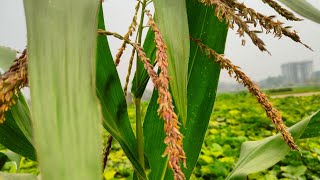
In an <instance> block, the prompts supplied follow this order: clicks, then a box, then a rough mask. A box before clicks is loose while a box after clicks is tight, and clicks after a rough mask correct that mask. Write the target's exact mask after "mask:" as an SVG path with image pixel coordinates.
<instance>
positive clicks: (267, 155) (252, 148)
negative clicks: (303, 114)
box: [227, 111, 320, 179]
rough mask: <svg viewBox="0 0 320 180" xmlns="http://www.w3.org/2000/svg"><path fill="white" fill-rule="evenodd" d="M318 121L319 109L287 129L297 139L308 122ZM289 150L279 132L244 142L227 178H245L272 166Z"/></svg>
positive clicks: (319, 116) (319, 117) (319, 119)
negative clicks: (257, 139) (236, 161)
mask: <svg viewBox="0 0 320 180" xmlns="http://www.w3.org/2000/svg"><path fill="white" fill-rule="evenodd" d="M319 121H320V111H318V112H317V113H316V114H314V115H313V116H310V117H308V118H306V119H304V120H302V121H300V122H298V123H297V124H295V125H294V126H292V127H290V128H289V131H290V133H291V135H292V136H293V138H294V139H295V140H298V139H299V137H300V136H301V135H302V134H303V133H304V131H305V130H308V128H307V126H309V122H310V125H311V126H312V125H313V123H312V122H318V123H319ZM289 152H290V148H289V147H288V145H287V144H286V143H285V142H284V141H283V139H282V138H281V135H280V134H277V135H274V136H270V137H268V138H265V139H263V140H259V141H247V142H244V143H243V144H242V146H241V152H240V157H239V160H238V163H237V165H236V167H235V168H234V170H233V171H232V172H231V173H230V175H229V176H228V177H227V179H246V178H247V175H249V174H251V173H255V172H259V171H262V170H264V169H267V168H269V167H271V166H273V165H274V164H276V163H277V162H279V161H280V160H281V159H282V158H284V157H285V156H286V155H287V154H288V153H289ZM261 162H263V163H261Z"/></svg>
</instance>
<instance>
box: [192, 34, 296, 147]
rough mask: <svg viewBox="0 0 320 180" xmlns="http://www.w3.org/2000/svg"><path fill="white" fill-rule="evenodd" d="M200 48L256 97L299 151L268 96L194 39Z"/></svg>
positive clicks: (281, 131)
mask: <svg viewBox="0 0 320 180" xmlns="http://www.w3.org/2000/svg"><path fill="white" fill-rule="evenodd" d="M193 40H194V41H195V42H196V43H197V44H198V45H199V47H200V48H201V49H202V50H203V51H204V52H205V53H206V54H207V56H208V57H211V58H215V62H217V63H219V65H220V67H221V69H225V70H227V71H228V73H229V75H230V76H231V77H232V75H233V74H234V78H235V79H236V80H237V81H238V82H239V83H240V84H243V85H244V86H245V87H246V88H247V89H248V91H249V92H250V93H251V94H252V95H253V96H255V97H256V99H257V101H258V102H259V103H260V105H261V107H262V108H263V109H264V110H265V111H266V114H267V116H268V117H269V118H270V120H271V121H272V123H273V124H274V125H275V126H276V129H277V130H278V131H279V132H280V133H281V134H282V137H283V139H284V140H285V142H286V143H287V145H288V146H289V147H290V148H291V149H293V150H298V151H299V148H298V146H297V145H296V143H295V142H294V139H293V137H292V136H291V134H290V132H289V131H288V128H287V127H286V125H285V124H283V122H282V117H281V114H280V112H279V111H278V110H277V109H276V108H274V107H273V106H272V104H271V103H270V101H269V100H268V98H267V95H266V94H265V93H263V92H262V91H261V89H260V88H259V87H258V86H257V85H256V84H255V83H254V82H253V81H252V80H251V79H250V78H249V77H248V76H247V75H246V74H245V73H244V72H242V71H241V70H240V68H239V67H238V66H236V65H234V64H232V62H231V61H230V60H229V59H226V58H224V57H223V55H221V54H218V53H217V52H216V51H215V50H213V49H211V48H209V47H208V46H206V45H205V44H203V43H202V42H201V41H200V40H198V39H193Z"/></svg>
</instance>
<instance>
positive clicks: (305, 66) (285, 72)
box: [281, 61, 313, 84]
mask: <svg viewBox="0 0 320 180" xmlns="http://www.w3.org/2000/svg"><path fill="white" fill-rule="evenodd" d="M281 71H282V76H283V79H284V82H285V83H286V84H304V83H306V82H307V81H308V80H310V79H311V78H312V73H313V62H312V61H301V62H293V63H287V64H282V65H281Z"/></svg>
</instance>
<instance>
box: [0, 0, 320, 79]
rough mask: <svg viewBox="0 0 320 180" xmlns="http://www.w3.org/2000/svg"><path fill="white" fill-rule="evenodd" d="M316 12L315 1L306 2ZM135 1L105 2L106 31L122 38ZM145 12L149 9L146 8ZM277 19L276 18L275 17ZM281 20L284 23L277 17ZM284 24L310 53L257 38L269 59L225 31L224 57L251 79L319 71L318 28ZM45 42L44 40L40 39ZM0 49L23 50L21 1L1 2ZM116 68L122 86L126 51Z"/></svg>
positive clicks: (249, 0) (257, 5) (253, 0)
mask: <svg viewBox="0 0 320 180" xmlns="http://www.w3.org/2000/svg"><path fill="white" fill-rule="evenodd" d="M244 2H245V3H246V5H247V6H248V7H253V8H254V9H256V10H258V11H260V12H262V13H265V14H268V15H276V12H274V11H273V10H272V9H271V8H269V7H268V6H266V5H265V4H263V3H262V2H261V1H258V0H245V1H244ZM309 2H311V3H312V4H313V5H315V6H316V7H317V8H319V9H320V1H319V0H309ZM135 4H136V1H135V0H105V2H104V6H103V7H104V11H105V19H106V25H107V27H108V29H109V30H110V31H117V32H119V33H120V34H124V33H125V32H126V31H127V28H128V25H129V24H130V23H131V17H132V15H133V13H134V6H135ZM149 9H152V7H150V6H149ZM278 17H279V16H278ZM279 18H280V19H281V20H283V21H285V19H283V18H281V17H279ZM285 22H286V25H290V26H293V27H294V29H295V30H296V31H297V32H298V33H299V35H300V37H301V39H302V41H303V42H304V43H306V44H308V45H310V46H311V47H312V48H313V49H314V52H312V51H310V50H308V49H306V48H305V47H304V46H302V45H300V44H298V43H295V42H293V41H291V40H290V39H288V38H286V37H283V38H281V39H280V40H278V39H275V38H273V36H272V35H271V34H270V35H263V34H261V35H260V37H261V38H262V39H263V40H264V41H265V43H266V45H267V48H268V50H269V51H270V52H271V54H272V56H270V55H269V54H267V53H262V52H260V51H259V50H258V49H257V48H256V47H255V46H254V45H252V43H251V41H250V40H249V39H247V43H246V46H244V47H243V46H241V39H239V38H238V35H236V32H235V31H229V34H228V39H227V45H226V51H225V56H226V57H228V58H229V59H231V60H232V61H233V62H234V64H236V65H239V66H240V67H241V68H242V69H243V70H244V71H245V72H246V73H247V74H248V75H249V76H250V77H252V79H254V80H256V81H257V80H261V79H263V78H265V77H267V76H277V75H280V73H281V71H280V65H281V64H283V63H286V62H294V61H303V60H313V62H314V69H315V70H320V24H316V23H314V22H311V21H309V20H304V21H302V22H287V21H285ZM44 40H45V39H44ZM109 43H110V46H111V51H112V53H113V54H115V53H116V52H117V49H118V48H119V47H120V45H121V41H119V40H117V39H114V38H109ZM0 45H2V46H8V47H12V48H15V49H18V50H22V49H23V48H24V47H25V46H26V25H25V18H24V10H23V1H22V0H1V6H0ZM127 52H128V53H126V54H125V55H124V56H123V58H122V62H121V63H120V67H119V68H118V70H119V72H120V78H121V81H122V82H123V81H124V79H125V76H126V72H127V62H128V59H129V54H130V53H129V52H130V50H129V49H128V51H127ZM221 80H222V81H227V82H233V81H232V80H231V79H230V78H228V76H227V74H226V73H222V75H221Z"/></svg>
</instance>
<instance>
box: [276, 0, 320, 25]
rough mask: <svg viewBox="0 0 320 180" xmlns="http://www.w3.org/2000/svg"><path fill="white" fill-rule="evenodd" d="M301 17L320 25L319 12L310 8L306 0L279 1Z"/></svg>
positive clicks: (312, 7)
mask: <svg viewBox="0 0 320 180" xmlns="http://www.w3.org/2000/svg"><path fill="white" fill-rule="evenodd" d="M279 1H280V2H282V3H283V4H285V5H286V6H288V7H289V8H290V9H292V10H293V11H295V12H296V13H298V14H300V15H301V16H303V17H305V18H308V19H310V20H311V21H314V22H316V23H320V10H319V9H317V8H315V7H314V6H312V5H311V4H310V3H308V1H306V0H294V1H293V0H279Z"/></svg>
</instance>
